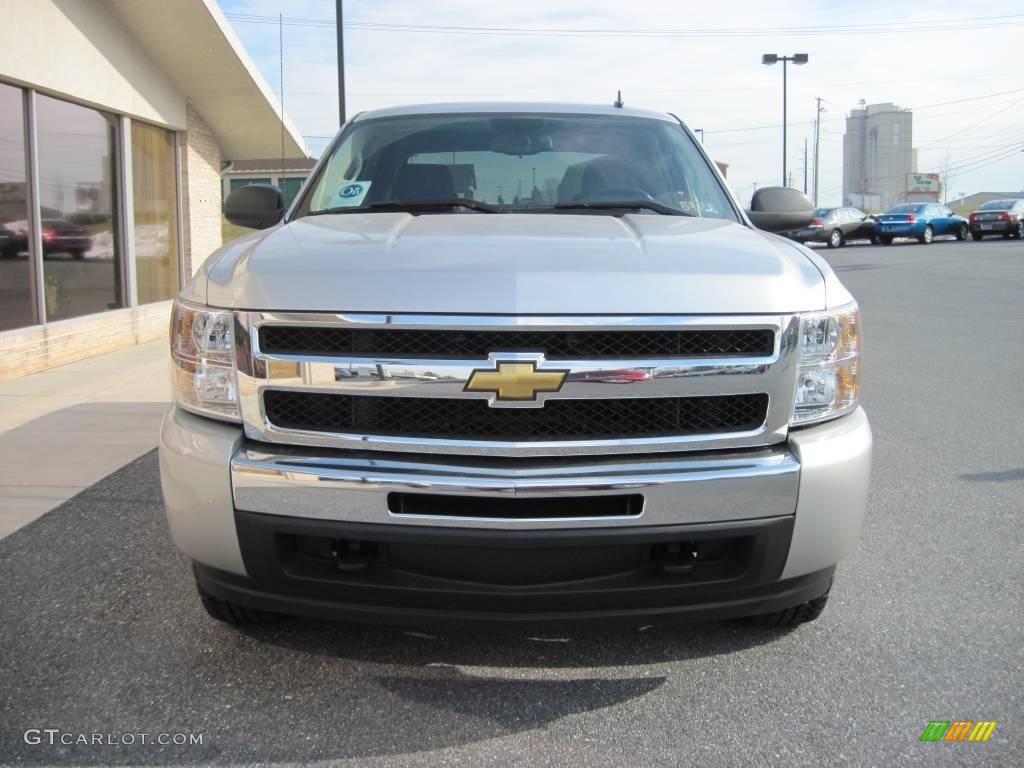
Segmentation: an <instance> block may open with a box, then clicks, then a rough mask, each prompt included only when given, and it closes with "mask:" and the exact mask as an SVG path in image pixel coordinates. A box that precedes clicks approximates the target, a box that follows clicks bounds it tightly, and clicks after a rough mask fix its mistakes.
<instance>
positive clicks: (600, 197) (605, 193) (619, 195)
mask: <svg viewBox="0 0 1024 768" xmlns="http://www.w3.org/2000/svg"><path fill="white" fill-rule="evenodd" d="M581 198H582V200H581V202H591V203H604V202H611V203H614V202H616V201H618V200H621V201H622V202H628V203H632V202H638V201H643V200H651V201H652V202H653V201H654V198H653V197H651V195H650V194H648V193H647V192H645V191H644V190H642V189H640V187H630V186H627V185H623V186H621V187H605V188H604V189H602V190H600V191H599V192H595V193H594V194H591V195H586V196H585V197H583V196H582V195H581Z"/></svg>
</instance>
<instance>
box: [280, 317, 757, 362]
mask: <svg viewBox="0 0 1024 768" xmlns="http://www.w3.org/2000/svg"><path fill="white" fill-rule="evenodd" d="M260 349H261V350H263V351H264V352H266V353H267V354H272V355H309V356H326V357H336V356H338V355H365V356H385V357H430V358H435V359H438V360H473V359H476V360H481V359H482V360H486V359H487V356H488V355H489V354H490V353H491V352H498V351H501V352H530V351H541V352H543V353H544V354H545V356H546V357H548V358H549V359H553V358H558V359H560V360H604V359H609V358H664V357H726V356H734V357H735V356H739V357H768V356H770V355H771V354H772V352H773V351H774V349H775V334H774V332H772V331H771V330H770V329H767V328H738V329H725V328H719V329H713V330H679V331H672V330H657V331H654V330H651V331H630V330H599V331H587V330H573V331H557V332H552V331H534V330H493V331H468V330H460V329H452V330H443V331H442V330H430V331H418V330H412V329H406V330H392V329H353V328H338V327H329V326H327V327H325V326H301V325H300V326H292V325H277V326H266V327H264V328H261V329H260Z"/></svg>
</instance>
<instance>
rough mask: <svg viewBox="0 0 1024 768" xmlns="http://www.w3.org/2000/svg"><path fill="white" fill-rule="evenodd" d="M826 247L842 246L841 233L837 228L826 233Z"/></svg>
mask: <svg viewBox="0 0 1024 768" xmlns="http://www.w3.org/2000/svg"><path fill="white" fill-rule="evenodd" d="M828 247H829V248H842V247H843V233H842V231H840V230H838V229H833V230H832V231H831V232H829V233H828Z"/></svg>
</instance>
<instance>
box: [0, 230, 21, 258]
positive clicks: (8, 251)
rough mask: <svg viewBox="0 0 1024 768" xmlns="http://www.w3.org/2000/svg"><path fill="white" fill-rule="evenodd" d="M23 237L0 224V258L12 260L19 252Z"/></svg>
mask: <svg viewBox="0 0 1024 768" xmlns="http://www.w3.org/2000/svg"><path fill="white" fill-rule="evenodd" d="M24 242H25V236H24V235H22V234H20V233H18V232H15V231H14V230H13V229H8V228H7V227H5V226H4V225H3V224H0V258H3V259H13V258H14V257H15V256H17V255H18V253H19V251H20V250H21V247H22V244H23V243H24Z"/></svg>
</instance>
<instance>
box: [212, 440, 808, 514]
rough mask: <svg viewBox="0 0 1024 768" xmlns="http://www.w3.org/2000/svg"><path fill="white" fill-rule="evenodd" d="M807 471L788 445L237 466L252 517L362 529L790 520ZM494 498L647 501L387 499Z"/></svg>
mask: <svg viewBox="0 0 1024 768" xmlns="http://www.w3.org/2000/svg"><path fill="white" fill-rule="evenodd" d="M799 470H800V465H799V463H798V462H797V460H796V458H795V456H794V455H793V454H792V453H791V452H790V451H789V450H788V449H786V448H785V447H784V446H781V447H779V448H776V449H773V450H761V451H754V452H750V451H748V452H744V453H735V454H724V455H715V456H713V457H708V456H707V455H706V454H705V455H703V456H693V457H681V458H676V457H671V458H649V459H632V460H628V459H627V460H616V461H608V460H604V461H596V460H589V461H579V460H562V461H557V462H556V461H553V460H547V461H535V462H532V463H531V464H529V465H527V466H525V467H524V466H523V465H522V464H521V463H517V464H516V465H515V467H511V466H509V465H508V463H505V464H504V465H494V464H493V463H489V462H482V461H480V460H476V461H475V462H473V463H468V462H467V461H466V460H458V461H457V460H446V459H429V460H419V461H416V460H410V459H409V458H408V457H407V456H390V457H382V456H380V455H367V454H363V455H351V454H336V455H333V456H327V455H325V456H298V455H288V454H282V453H264V452H261V451H258V450H253V449H249V448H243V449H242V450H240V451H238V453H236V454H235V455H234V457H233V458H232V460H231V485H232V488H233V490H234V498H235V506H236V507H237V508H238V509H243V510H246V511H248V512H264V513H267V514H275V515H286V516H292V517H304V518H316V519H321V520H338V521H345V522H353V523H356V522H357V523H390V524H398V525H431V526H453V527H458V528H508V529H515V530H522V529H525V528H529V529H537V528H559V529H565V528H580V527H602V528H607V527H612V526H641V525H643V526H648V525H668V524H674V525H678V524H680V523H704V522H717V521H724V520H744V519H749V518H754V517H777V516H781V515H791V514H793V511H794V509H795V508H796V495H797V486H798V483H799V477H798V475H799ZM396 491H397V492H404V493H436V494H444V495H451V496H475V497H492V498H509V497H512V496H514V497H517V498H549V497H552V496H558V497H565V496H598V495H607V494H621V493H623V492H629V493H633V494H640V495H642V496H643V497H644V504H643V510H642V511H641V513H640V514H639V515H630V516H622V517H607V516H604V517H590V518H587V517H583V518H581V517H572V518H551V517H545V518H539V519H538V518H525V519H524V518H516V519H512V520H510V519H507V518H488V517H447V516H440V515H405V514H399V513H395V512H392V511H390V510H389V508H388V494H390V493H392V492H396Z"/></svg>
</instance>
